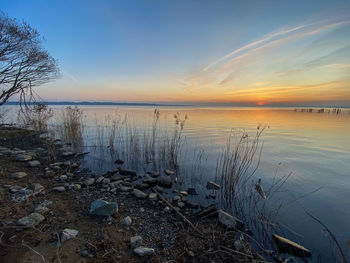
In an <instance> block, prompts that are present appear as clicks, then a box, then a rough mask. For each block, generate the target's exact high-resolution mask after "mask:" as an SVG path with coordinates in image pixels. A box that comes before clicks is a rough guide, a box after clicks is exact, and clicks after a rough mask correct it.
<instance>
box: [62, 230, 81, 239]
mask: <svg viewBox="0 0 350 263" xmlns="http://www.w3.org/2000/svg"><path fill="white" fill-rule="evenodd" d="M78 232H79V231H78V230H75V229H70V228H66V229H64V230H63V231H62V233H61V242H64V241H67V240H69V239H73V238H76V236H77V235H78Z"/></svg>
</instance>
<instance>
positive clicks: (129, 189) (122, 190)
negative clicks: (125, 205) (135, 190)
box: [120, 186, 132, 192]
mask: <svg viewBox="0 0 350 263" xmlns="http://www.w3.org/2000/svg"><path fill="white" fill-rule="evenodd" d="M131 189H132V188H131V187H127V186H122V187H120V191H121V192H130V191H131Z"/></svg>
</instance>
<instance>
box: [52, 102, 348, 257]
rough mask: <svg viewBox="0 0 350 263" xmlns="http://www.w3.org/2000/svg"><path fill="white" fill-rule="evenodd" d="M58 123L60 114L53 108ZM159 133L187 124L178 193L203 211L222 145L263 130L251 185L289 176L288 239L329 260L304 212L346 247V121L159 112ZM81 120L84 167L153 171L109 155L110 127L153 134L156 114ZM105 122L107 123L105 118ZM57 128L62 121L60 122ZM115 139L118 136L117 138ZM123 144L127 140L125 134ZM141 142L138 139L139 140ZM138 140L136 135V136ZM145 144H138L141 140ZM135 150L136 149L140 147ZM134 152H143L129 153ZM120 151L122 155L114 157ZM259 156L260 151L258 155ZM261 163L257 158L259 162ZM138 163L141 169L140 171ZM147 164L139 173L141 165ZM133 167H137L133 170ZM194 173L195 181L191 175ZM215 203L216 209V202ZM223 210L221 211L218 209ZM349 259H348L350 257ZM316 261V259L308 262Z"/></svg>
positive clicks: (102, 111) (326, 116) (339, 117)
mask: <svg viewBox="0 0 350 263" xmlns="http://www.w3.org/2000/svg"><path fill="white" fill-rule="evenodd" d="M53 108H54V111H55V112H56V113H57V114H56V116H59V115H60V113H59V112H60V111H61V110H62V107H61V106H54V107H53ZM158 108H159V111H160V115H159V120H158V121H157V123H156V125H157V127H158V128H159V131H158V133H159V134H160V133H161V134H167V136H168V137H167V138H170V137H171V136H172V134H173V131H174V126H175V119H174V114H176V113H178V114H179V115H178V116H179V117H180V118H181V120H184V118H185V116H186V115H187V117H188V118H187V120H186V121H185V123H184V126H183V130H181V154H180V157H179V161H178V164H179V167H180V169H179V178H180V179H179V180H180V181H181V180H182V181H183V182H182V184H181V185H180V186H178V187H179V188H180V190H181V189H182V190H186V189H187V187H195V188H196V189H197V191H198V192H199V196H198V197H196V201H197V202H199V203H200V204H201V205H208V204H210V203H212V202H215V200H212V199H208V198H205V196H206V195H207V194H208V191H207V190H206V188H205V185H206V183H207V181H208V180H215V179H216V178H215V174H216V165H217V160H218V157H219V156H220V153H221V152H222V149H223V147H224V146H225V145H226V143H227V138H228V136H229V134H231V133H232V132H236V133H240V132H242V130H244V131H246V132H247V133H248V134H249V135H254V134H255V133H256V131H257V127H260V129H261V127H265V130H264V131H263V133H262V134H261V136H260V142H261V143H263V144H261V145H262V152H261V160H260V164H259V167H258V169H257V171H256V173H255V175H254V178H256V179H257V178H261V179H262V185H263V186H267V185H269V184H270V183H271V182H272V181H273V178H274V177H275V176H276V177H278V176H285V175H288V174H289V173H291V176H290V177H289V178H288V180H287V182H286V183H285V184H284V185H283V187H282V188H281V189H279V192H280V193H278V194H279V197H278V198H277V200H283V201H284V203H285V204H286V206H285V207H283V209H282V210H281V213H280V215H279V218H280V221H281V222H282V223H283V225H284V226H285V228H286V229H288V228H289V229H292V230H293V231H295V232H296V233H293V232H292V231H289V232H288V231H287V232H288V233H289V234H288V233H287V235H288V237H289V238H291V239H293V240H294V241H297V242H300V243H301V244H302V245H304V246H305V247H306V248H308V249H310V250H311V251H312V252H314V254H315V255H321V256H322V257H324V258H325V261H328V260H329V257H328V256H329V254H330V252H329V247H330V241H329V238H328V235H327V234H326V233H325V232H323V231H322V227H321V226H320V225H319V224H318V223H316V222H315V221H314V220H312V219H311V218H310V217H309V216H307V215H306V213H305V212H304V209H306V210H307V211H309V212H310V213H311V214H312V215H314V216H315V217H317V218H318V219H320V220H321V221H322V222H323V223H324V224H326V225H327V226H328V227H329V229H330V230H331V231H332V232H333V233H334V234H335V235H336V237H337V239H338V241H339V242H340V244H342V245H343V246H344V245H345V243H346V242H347V240H348V239H349V238H350V232H349V229H350V209H349V207H350V114H349V109H342V112H341V113H340V114H335V113H333V112H330V113H327V112H325V113H317V112H315V110H314V111H313V112H305V111H304V112H301V111H295V110H294V108H293V109H291V108H219V107H216V108H214V107H213V108H198V107H158ZM80 109H82V111H83V113H84V123H85V127H84V150H85V151H90V152H91V153H90V154H89V155H88V156H87V157H86V158H85V162H84V164H83V165H84V167H87V168H89V169H90V170H92V171H93V172H94V173H97V174H102V173H104V172H106V171H108V170H111V169H115V168H116V164H115V163H114V161H115V159H116V158H120V159H126V160H125V161H126V164H125V165H126V166H127V167H130V168H133V169H138V170H139V171H140V172H141V173H142V172H146V171H147V170H148V169H154V168H155V169H160V168H161V167H162V168H166V167H165V166H166V165H165V166H164V167H163V166H156V165H153V166H152V161H150V162H145V160H144V159H142V160H141V159H140V160H139V159H137V160H139V162H136V158H139V157H135V155H132V156H127V153H126V151H128V149H129V150H131V149H130V148H128V147H125V148H123V149H121V148H122V147H124V146H122V145H123V143H125V141H124V142H123V141H122V140H121V141H119V142H118V143H117V139H116V140H115V141H114V143H115V144H116V145H115V147H116V148H117V149H113V153H111V149H110V145H109V138H110V135H111V134H110V128H108V127H111V125H112V123H113V120H114V121H116V122H115V123H117V124H118V123H119V124H120V125H125V122H124V124H122V122H123V121H125V116H128V117H127V119H128V122H129V125H130V127H129V128H128V129H129V132H130V133H131V134H134V136H138V135H140V134H138V133H139V132H140V131H148V132H151V131H152V123H153V121H152V120H154V119H153V118H154V107H147V106H140V107H136V106H135V107H128V106H120V107H117V106H80ZM107 115H109V118H108V117H106V116H107ZM57 118H58V119H56V121H55V122H57V120H59V117H57ZM116 132H117V133H118V130H117V131H116ZM123 134H124V135H123V136H125V135H126V134H125V133H123ZM137 134H138V135H137ZM140 136H141V135H140ZM141 137H142V136H141ZM138 143H140V142H138ZM133 147H135V148H136V149H139V148H142V147H143V146H142V142H141V143H140V145H134V146H133ZM118 151H119V154H118ZM258 152H259V151H258ZM258 155H259V154H258ZM140 162H141V166H144V167H140ZM143 164H144V165H143ZM135 166H138V167H135ZM195 173H197V174H195ZM217 202H220V201H219V200H217ZM219 205H220V204H219ZM348 256H349V255H348ZM313 259H314V260H315V261H317V256H316V257H314V258H313Z"/></svg>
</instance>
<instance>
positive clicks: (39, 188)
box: [28, 183, 45, 194]
mask: <svg viewBox="0 0 350 263" xmlns="http://www.w3.org/2000/svg"><path fill="white" fill-rule="evenodd" d="M28 189H30V190H32V191H33V192H34V193H35V194H37V193H40V192H41V191H43V190H44V189H45V187H44V186H42V185H41V184H38V183H34V184H31V185H30V186H29V187H28Z"/></svg>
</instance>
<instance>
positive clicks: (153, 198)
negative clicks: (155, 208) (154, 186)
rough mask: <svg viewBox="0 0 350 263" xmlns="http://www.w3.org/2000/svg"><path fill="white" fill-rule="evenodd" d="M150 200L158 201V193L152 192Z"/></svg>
mask: <svg viewBox="0 0 350 263" xmlns="http://www.w3.org/2000/svg"><path fill="white" fill-rule="evenodd" d="M148 198H149V200H150V201H157V194H156V193H150V194H149V196H148Z"/></svg>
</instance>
